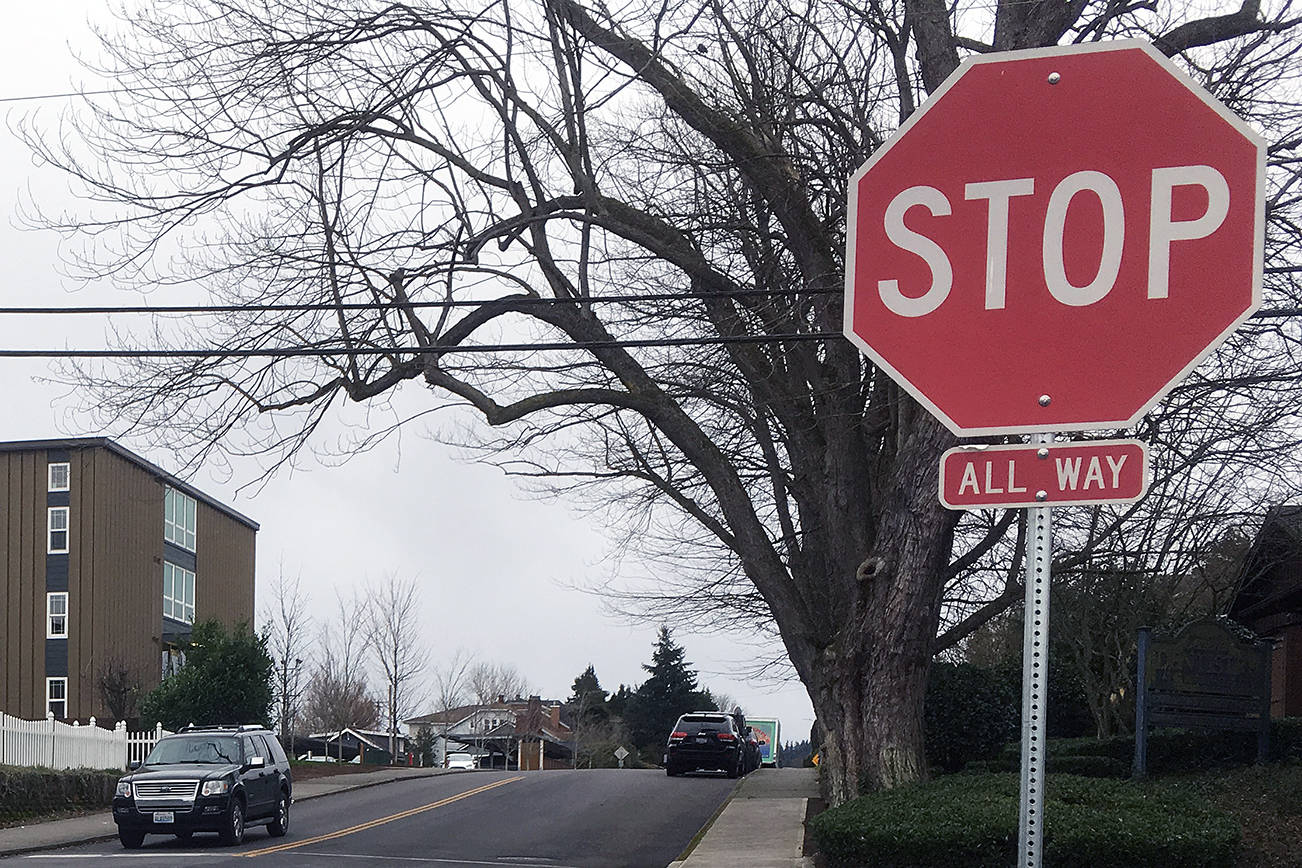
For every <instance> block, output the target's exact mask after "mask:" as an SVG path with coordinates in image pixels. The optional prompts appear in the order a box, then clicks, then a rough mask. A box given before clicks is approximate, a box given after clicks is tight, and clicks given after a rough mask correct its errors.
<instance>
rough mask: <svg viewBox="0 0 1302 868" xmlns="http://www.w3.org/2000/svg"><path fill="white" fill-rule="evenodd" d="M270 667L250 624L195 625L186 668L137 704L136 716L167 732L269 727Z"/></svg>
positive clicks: (260, 639)
mask: <svg viewBox="0 0 1302 868" xmlns="http://www.w3.org/2000/svg"><path fill="white" fill-rule="evenodd" d="M273 668H274V664H273V662H272V660H271V655H270V654H268V653H267V641H266V638H265V637H262V636H258V635H255V634H254V633H253V632H251V631H250V630H249V625H248V624H240V625H238V626H237V627H236V628H235V629H234V630H233V631H231V632H227V630H226V628H225V627H224V626H223V625H222V624H221V622H220V621H216V620H209V621H200V622H199V623H197V624H195V625H194V630H193V631H192V632H191V634H190V643H189V645H188V646H187V647H186V651H185V665H184V666H182V667H181V668H180V670H179V671H177V673H176V674H175V675H173V676H171V677H170V678H168V679H166V680H165V681H163V683H162V684H160V685H158V687H156V688H154V690H153V691H151V692H150V693H149V694H148V695H146V696H145V698H144V699H143V700H141V702H140V716H141V718H142V719H143V720H146V721H155V722H161V723H162V724H163V726H165V727H167V728H168V729H172V730H175V729H179V728H180V727H182V726H185V725H186V724H188V723H194V724H198V725H200V726H202V725H204V724H219V723H259V724H262V725H263V726H267V725H270V723H271V705H272V701H273V699H274V691H273V689H272V686H271V679H272V675H273V672H272V670H273Z"/></svg>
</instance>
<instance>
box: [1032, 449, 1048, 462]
mask: <svg viewBox="0 0 1302 868" xmlns="http://www.w3.org/2000/svg"><path fill="white" fill-rule="evenodd" d="M1035 457H1036V458H1039V459H1041V460H1043V459H1045V458H1048V457H1049V449H1048V447H1045V446H1041V447H1040V448H1039V449H1037V450H1035Z"/></svg>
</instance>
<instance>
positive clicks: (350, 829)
mask: <svg viewBox="0 0 1302 868" xmlns="http://www.w3.org/2000/svg"><path fill="white" fill-rule="evenodd" d="M522 780H524V776H523V775H517V776H516V777H513V778H506V779H505V780H501V781H495V782H494V783H491V784H487V785H485V786H482V787H478V788H476V789H473V790H466V791H465V792H464V793H457V794H456V795H455V796H448V797H447V798H446V799H440V800H439V801H437V802H430V803H429V804H428V805H421V806H420V807H418V808H412V809H411V810H408V811H402V812H401V813H398V814H390V815H389V816H387V817H380V818H379V819H378V820H371V821H370V822H367V823H361V824H359V825H356V826H350V827H348V828H347V829H340V830H339V831H337V832H330V833H329V834H326V835H317V836H316V837H315V838H306V839H304V840H302V841H293V842H291V843H288V844H279V845H277V846H275V847H264V848H263V849H261V850H250V851H249V852H248V853H241V854H240V855H241V856H244V857H245V858H252V857H254V856H265V855H266V854H268V853H280V852H283V851H285V850H293V849H295V848H298V847H307V846H309V845H311V844H320V843H321V842H322V841H329V840H331V839H333V838H342V837H343V836H345V835H351V834H353V833H355V832H364V831H366V830H367V829H374V828H375V827H376V826H383V825H384V824H385V823H392V822H393V821H394V820H402V819H406V818H407V817H414V816H415V815H416V814H422V813H424V812H425V811H432V810H434V809H435V808H441V807H443V806H444V805H450V804H452V803H453V802H459V801H461V800H462V799H468V798H470V797H471V796H477V795H479V794H480V793H486V792H488V791H489V790H493V789H497V788H498V787H501V786H505V785H506V784H509V783H514V782H515V781H522Z"/></svg>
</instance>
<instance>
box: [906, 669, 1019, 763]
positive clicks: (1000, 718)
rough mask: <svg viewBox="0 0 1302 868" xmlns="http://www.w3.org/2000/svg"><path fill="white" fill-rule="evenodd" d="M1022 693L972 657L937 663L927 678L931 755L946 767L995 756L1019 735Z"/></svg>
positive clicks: (927, 726) (927, 737) (928, 737)
mask: <svg viewBox="0 0 1302 868" xmlns="http://www.w3.org/2000/svg"><path fill="white" fill-rule="evenodd" d="M1017 703H1018V696H1017V693H1016V691H1014V690H1013V689H1012V688H1011V686H1010V685H1009V684H1008V682H1007V679H1004V678H1001V677H1000V674H999V673H998V672H996V671H994V670H991V669H983V668H982V667H980V666H973V665H972V664H971V663H959V664H953V663H933V664H932V665H931V673H930V675H929V677H928V681H927V699H926V706H925V711H926V717H925V720H926V745H927V761H928V762H929V763H930V764H931V765H933V766H939V767H940V768H941V769H944V770H945V771H947V772H956V771H958V770H959V769H961V768H963V765H964V763H966V762H968V761H969V760H972V759H976V758H979V757H990V756H994V755H995V754H996V753H997V752H998V751H999V749H1000V747H1001V746H1002V745H1003V744H1004V743H1005V742H1007V741H1008V740H1009V739H1010V738H1015V737H1016V735H1017V726H1018V718H1019V716H1020V714H1021V712H1020V711H1019V709H1018V705H1017Z"/></svg>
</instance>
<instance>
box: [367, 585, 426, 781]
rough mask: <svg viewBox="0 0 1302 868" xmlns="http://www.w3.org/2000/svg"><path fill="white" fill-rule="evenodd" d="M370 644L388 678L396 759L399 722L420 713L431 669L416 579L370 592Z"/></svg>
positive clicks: (387, 703) (387, 704) (387, 707)
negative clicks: (423, 687)
mask: <svg viewBox="0 0 1302 868" xmlns="http://www.w3.org/2000/svg"><path fill="white" fill-rule="evenodd" d="M368 596H369V597H370V604H369V606H368V608H367V616H368V617H367V619H366V629H367V642H368V646H369V647H370V649H371V653H372V656H373V657H374V659H375V662H376V663H377V664H378V665H379V667H380V672H381V674H382V675H383V676H384V686H385V691H386V693H385V706H384V707H385V718H386V722H387V724H388V732H389V755H390V758H391V759H393V758H396V754H397V740H398V722H399V721H400V720H402V719H403V718H404V717H407V716H408V715H410V714H412V713H413V712H415V711H416V709H417V706H418V704H419V703H420V702H421V701H422V700H423V697H422V695H421V693H420V684H421V676H422V675H423V674H424V673H425V670H426V669H427V668H428V666H429V649H428V648H427V647H425V645H424V642H423V638H422V637H423V635H424V632H423V631H422V629H421V623H422V618H421V616H420V610H419V602H420V600H419V597H418V595H417V585H416V580H415V579H414V578H413V579H400V578H398V577H397V576H391V577H390V578H388V579H386V580H384V581H382V582H380V583H379V584H378V585H375V586H374V587H372V588H371V589H370V591H369V592H368Z"/></svg>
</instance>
